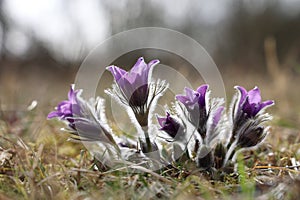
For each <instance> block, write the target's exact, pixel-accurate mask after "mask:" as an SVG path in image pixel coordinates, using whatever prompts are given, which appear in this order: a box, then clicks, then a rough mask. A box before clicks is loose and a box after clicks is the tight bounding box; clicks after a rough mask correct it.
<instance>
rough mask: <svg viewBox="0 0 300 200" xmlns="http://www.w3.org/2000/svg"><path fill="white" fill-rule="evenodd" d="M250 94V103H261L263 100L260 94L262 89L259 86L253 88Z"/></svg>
mask: <svg viewBox="0 0 300 200" xmlns="http://www.w3.org/2000/svg"><path fill="white" fill-rule="evenodd" d="M248 96H249V102H250V103H260V102H261V96H260V90H259V88H258V87H255V88H253V89H252V90H250V91H249V92H248Z"/></svg>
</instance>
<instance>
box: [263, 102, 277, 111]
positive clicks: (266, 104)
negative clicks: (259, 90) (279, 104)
mask: <svg viewBox="0 0 300 200" xmlns="http://www.w3.org/2000/svg"><path fill="white" fill-rule="evenodd" d="M274 104H275V102H274V101H272V100H267V101H264V102H263V103H261V104H260V110H261V109H263V108H265V107H268V106H272V105H274Z"/></svg>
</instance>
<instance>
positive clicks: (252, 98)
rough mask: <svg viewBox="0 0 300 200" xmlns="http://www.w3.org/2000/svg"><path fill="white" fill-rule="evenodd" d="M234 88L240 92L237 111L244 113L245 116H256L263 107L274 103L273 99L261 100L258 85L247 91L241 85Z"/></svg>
mask: <svg viewBox="0 0 300 200" xmlns="http://www.w3.org/2000/svg"><path fill="white" fill-rule="evenodd" d="M236 88H237V89H238V90H239V92H240V99H239V102H238V109H237V110H238V112H243V113H245V114H246V115H247V116H246V117H247V118H251V117H254V116H256V114H257V113H258V112H259V111H261V110H262V109H263V108H265V107H267V106H271V105H273V104H274V101H272V100H267V101H264V102H262V101H261V95H260V90H259V88H258V87H255V88H253V89H252V90H249V92H247V90H246V89H245V88H243V87H241V86H236Z"/></svg>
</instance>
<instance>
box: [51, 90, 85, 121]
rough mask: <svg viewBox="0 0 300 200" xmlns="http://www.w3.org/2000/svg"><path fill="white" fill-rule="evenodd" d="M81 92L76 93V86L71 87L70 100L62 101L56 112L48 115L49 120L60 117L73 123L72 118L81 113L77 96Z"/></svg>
mask: <svg viewBox="0 0 300 200" xmlns="http://www.w3.org/2000/svg"><path fill="white" fill-rule="evenodd" d="M78 92H79V90H76V91H74V85H71V88H70V91H69V93H68V100H65V101H62V102H60V103H59V104H58V106H57V107H56V108H55V111H52V112H50V113H49V114H48V119H51V118H54V117H59V118H60V119H63V120H68V121H69V122H70V123H72V122H73V121H74V120H73V119H72V117H73V116H74V115H75V114H77V115H79V113H80V108H79V106H78V101H77V94H78Z"/></svg>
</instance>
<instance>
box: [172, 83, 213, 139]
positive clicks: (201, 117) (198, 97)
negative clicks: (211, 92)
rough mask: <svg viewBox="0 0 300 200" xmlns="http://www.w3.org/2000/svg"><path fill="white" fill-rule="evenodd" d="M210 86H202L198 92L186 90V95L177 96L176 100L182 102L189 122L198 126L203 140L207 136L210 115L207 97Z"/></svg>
mask: <svg viewBox="0 0 300 200" xmlns="http://www.w3.org/2000/svg"><path fill="white" fill-rule="evenodd" d="M207 90H208V85H206V84H205V85H201V86H200V87H198V88H197V90H196V91H194V90H192V89H190V88H187V87H186V88H185V93H186V95H176V99H177V100H178V101H179V102H181V103H182V104H183V105H184V106H185V107H186V109H187V111H188V113H189V120H190V121H191V122H192V123H193V124H194V125H195V126H196V128H197V130H198V132H199V134H200V135H201V137H202V138H204V137H205V135H206V122H207V119H208V113H207V109H206V95H207Z"/></svg>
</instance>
